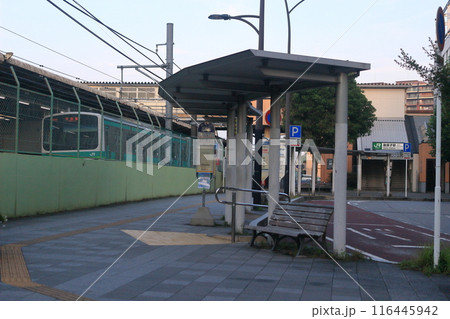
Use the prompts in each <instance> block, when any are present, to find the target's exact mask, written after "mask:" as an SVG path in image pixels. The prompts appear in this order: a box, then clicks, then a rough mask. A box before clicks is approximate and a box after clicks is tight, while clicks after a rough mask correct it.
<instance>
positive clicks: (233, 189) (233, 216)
mask: <svg viewBox="0 0 450 319" xmlns="http://www.w3.org/2000/svg"><path fill="white" fill-rule="evenodd" d="M227 190H228V191H231V202H230V201H226V200H220V199H219V193H221V192H223V191H227ZM236 192H249V193H260V194H268V193H269V192H268V191H264V190H257V189H248V188H238V187H226V186H224V187H219V188H218V189H217V190H216V194H215V196H216V200H217V202H219V203H221V204H225V205H231V242H232V243H234V242H235V238H236V234H235V228H236V206H237V205H239V206H251V207H264V208H268V207H269V206H268V205H261V204H252V203H240V202H236ZM278 196H283V197H286V198H287V201H288V202H291V197H290V196H289V195H288V194H286V193H279V194H278ZM277 200H278V198H277Z"/></svg>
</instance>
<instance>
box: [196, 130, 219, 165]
mask: <svg viewBox="0 0 450 319" xmlns="http://www.w3.org/2000/svg"><path fill="white" fill-rule="evenodd" d="M215 135H216V134H215V129H214V124H212V123H209V122H203V123H201V124H200V125H199V126H198V130H197V137H198V139H199V140H206V139H208V140H213V139H214V138H215ZM194 151H195V152H199V156H200V165H197V172H198V173H200V172H201V173H214V167H215V165H214V164H215V162H214V154H215V149H214V144H213V143H206V144H202V143H199V147H198V148H197V149H196V150H194Z"/></svg>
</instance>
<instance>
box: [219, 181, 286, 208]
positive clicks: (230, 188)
mask: <svg viewBox="0 0 450 319" xmlns="http://www.w3.org/2000/svg"><path fill="white" fill-rule="evenodd" d="M227 190H229V191H240V192H250V193H260V194H269V192H268V191H265V190H258V189H248V188H238V187H226V186H222V187H219V188H218V189H216V194H215V196H216V200H217V202H219V203H221V204H229V205H232V204H236V205H240V206H252V207H264V208H268V207H269V206H268V205H261V204H251V203H239V202H236V203H233V202H230V201H225V200H220V199H219V197H218V195H219V193H220V192H222V191H227ZM278 195H279V196H283V197H286V198H287V201H288V203H290V202H291V197H290V196H289V195H288V194H286V193H279V194H278Z"/></svg>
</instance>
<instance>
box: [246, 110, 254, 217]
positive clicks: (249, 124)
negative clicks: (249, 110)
mask: <svg viewBox="0 0 450 319" xmlns="http://www.w3.org/2000/svg"><path fill="white" fill-rule="evenodd" d="M252 142H253V119H252V118H249V119H248V120H247V147H246V152H247V153H250V150H251V149H252V147H251V145H252ZM248 155H249V157H248V158H247V159H246V165H245V167H246V170H247V176H246V179H247V180H246V182H247V184H246V187H245V188H247V189H252V185H253V183H252V182H253V165H252V164H253V160H252V154H248ZM247 160H248V163H247ZM252 195H253V194H252V193H250V192H246V193H245V197H246V198H245V202H246V203H253V196H252ZM246 208H247V210H249V211H250V210H251V209H252V208H251V207H250V206H247V207H246Z"/></svg>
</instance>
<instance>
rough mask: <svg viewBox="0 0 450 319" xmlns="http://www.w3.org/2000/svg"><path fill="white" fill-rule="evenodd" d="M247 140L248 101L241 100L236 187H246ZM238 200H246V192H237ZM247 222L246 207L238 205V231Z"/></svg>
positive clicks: (238, 121)
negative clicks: (245, 161)
mask: <svg viewBox="0 0 450 319" xmlns="http://www.w3.org/2000/svg"><path fill="white" fill-rule="evenodd" d="M246 142H247V103H245V102H243V101H242V102H241V103H239V106H238V114H237V141H236V183H237V185H236V187H238V188H246V186H247V168H246V165H242V163H243V162H244V160H245V158H246V157H247V150H246V147H245V144H244V143H246ZM236 197H237V202H240V203H244V202H245V198H246V196H245V192H237V196H236ZM244 222H245V207H244V206H241V205H238V206H236V232H237V233H242V232H243V230H244Z"/></svg>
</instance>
